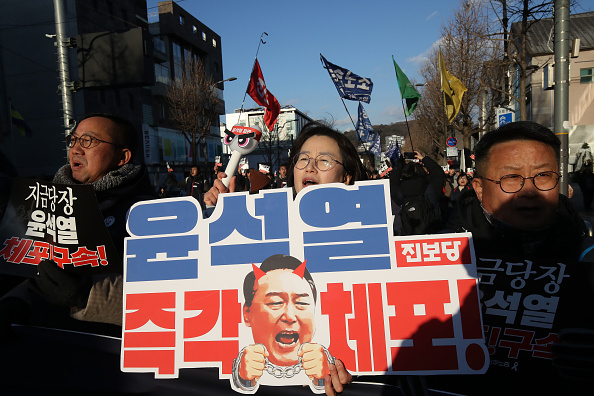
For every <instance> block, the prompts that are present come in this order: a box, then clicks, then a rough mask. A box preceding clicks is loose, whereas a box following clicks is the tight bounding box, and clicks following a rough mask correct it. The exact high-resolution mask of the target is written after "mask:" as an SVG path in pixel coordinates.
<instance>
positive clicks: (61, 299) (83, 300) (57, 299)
mask: <svg viewBox="0 0 594 396" xmlns="http://www.w3.org/2000/svg"><path fill="white" fill-rule="evenodd" d="M37 271H38V273H39V278H36V279H32V280H31V285H32V288H33V290H34V291H35V292H37V293H38V294H40V295H41V296H43V297H44V298H45V299H46V300H48V301H49V302H51V303H54V304H59V305H65V306H67V307H77V308H84V307H86V306H87V300H88V298H89V292H90V290H91V286H92V283H91V277H90V276H86V275H79V274H75V273H72V272H67V271H64V270H63V269H62V268H60V267H58V265H57V264H56V263H55V262H53V261H51V260H43V261H42V262H40V263H39V265H38V266H37Z"/></svg>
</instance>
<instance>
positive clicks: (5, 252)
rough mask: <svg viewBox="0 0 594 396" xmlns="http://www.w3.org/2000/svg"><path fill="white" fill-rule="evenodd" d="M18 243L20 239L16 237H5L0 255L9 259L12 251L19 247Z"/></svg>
mask: <svg viewBox="0 0 594 396" xmlns="http://www.w3.org/2000/svg"><path fill="white" fill-rule="evenodd" d="M19 243H20V239H19V238H17V237H12V238H10V239H6V240H5V241H4V247H3V248H2V249H1V250H0V257H1V258H3V259H4V260H6V261H9V259H10V257H12V255H13V251H14V250H15V249H19Z"/></svg>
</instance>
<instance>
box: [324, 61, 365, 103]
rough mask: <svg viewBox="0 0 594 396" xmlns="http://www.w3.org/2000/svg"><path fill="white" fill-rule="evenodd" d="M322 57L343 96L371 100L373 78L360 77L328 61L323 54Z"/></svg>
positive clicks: (361, 100)
mask: <svg viewBox="0 0 594 396" xmlns="http://www.w3.org/2000/svg"><path fill="white" fill-rule="evenodd" d="M320 59H321V60H322V63H323V64H324V68H325V69H326V70H328V74H330V78H331V79H332V81H334V85H335V86H336V89H337V90H338V94H339V95H340V97H341V98H343V99H349V100H357V101H360V102H365V103H369V102H370V101H371V90H372V89H373V83H372V82H371V79H369V78H365V77H359V76H358V75H356V74H355V73H352V72H351V71H350V70H347V69H345V68H342V67H340V66H336V65H335V64H334V63H330V62H328V61H327V60H326V58H324V56H323V55H322V54H320Z"/></svg>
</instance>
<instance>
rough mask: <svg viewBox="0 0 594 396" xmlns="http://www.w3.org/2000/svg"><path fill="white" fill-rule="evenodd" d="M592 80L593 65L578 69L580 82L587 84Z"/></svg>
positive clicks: (593, 73) (593, 79)
mask: <svg viewBox="0 0 594 396" xmlns="http://www.w3.org/2000/svg"><path fill="white" fill-rule="evenodd" d="M592 82H594V67H589V68H586V69H580V84H589V83H592Z"/></svg>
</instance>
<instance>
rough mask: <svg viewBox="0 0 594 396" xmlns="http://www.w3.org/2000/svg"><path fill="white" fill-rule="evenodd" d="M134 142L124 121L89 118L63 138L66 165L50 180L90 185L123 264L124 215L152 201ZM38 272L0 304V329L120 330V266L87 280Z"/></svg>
mask: <svg viewBox="0 0 594 396" xmlns="http://www.w3.org/2000/svg"><path fill="white" fill-rule="evenodd" d="M135 142H136V131H135V128H134V126H133V125H132V124H130V123H129V122H128V121H127V120H125V119H123V118H121V117H119V116H115V115H111V114H103V113H101V114H90V115H88V116H86V117H84V118H83V119H82V120H81V121H80V122H79V124H78V126H77V128H76V130H75V131H74V132H73V133H72V134H71V135H69V136H68V137H67V139H66V143H67V145H68V147H69V148H70V150H69V152H68V159H69V163H68V164H67V165H64V166H63V167H62V168H60V169H59V170H58V172H57V173H56V175H55V177H54V180H53V182H54V183H59V184H65V185H77V184H90V185H92V186H93V189H94V190H95V195H96V197H97V201H98V203H99V209H100V210H101V214H102V215H103V218H104V222H105V225H106V227H107V231H108V233H109V235H110V237H111V239H112V241H113V243H114V245H115V247H116V249H117V251H118V253H119V256H120V257H121V258H122V259H123V255H124V238H125V237H126V236H128V234H127V231H126V213H127V212H128V210H129V209H130V207H131V206H132V205H133V204H134V203H136V202H138V201H140V200H145V199H152V198H156V193H155V191H154V188H153V187H152V186H151V184H150V181H149V178H148V173H147V170H146V167H145V166H144V165H142V164H140V163H136V162H134V161H132V158H133V154H134V152H135V147H136V144H135ZM38 271H39V274H40V277H39V278H36V279H29V280H26V281H25V282H23V283H22V284H20V285H19V286H17V287H16V288H15V289H13V290H12V291H10V292H9V293H7V295H6V296H4V297H3V298H2V299H1V300H0V324H2V325H4V326H6V325H8V324H9V323H11V322H13V321H14V320H17V319H20V320H25V321H27V320H29V321H30V323H35V322H36V321H37V320H42V321H44V322H42V324H46V325H50V326H55V327H64V326H66V327H68V326H78V325H80V326H81V327H83V323H82V322H79V321H91V322H102V323H108V324H112V325H114V324H115V325H121V322H122V293H123V290H122V285H123V282H122V272H123V270H122V268H121V267H120V268H114V272H113V273H111V274H103V275H94V276H86V275H78V274H74V273H72V272H66V271H64V270H62V269H61V268H59V267H58V266H57V264H56V263H55V262H54V261H52V260H44V261H42V262H41V263H40V264H39V265H38ZM48 312H52V314H51V315H49V314H48ZM69 316H70V317H72V318H75V319H78V320H79V321H72V320H70V318H69ZM47 320H49V321H50V322H47V323H46V322H45V321H47ZM77 323H78V324H77ZM93 326H94V329H95V330H97V331H101V330H99V326H97V325H93ZM104 328H105V330H106V331H111V330H110V329H108V328H107V327H106V326H104ZM114 328H115V326H114ZM115 330H116V331H117V328H116V329H115Z"/></svg>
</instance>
